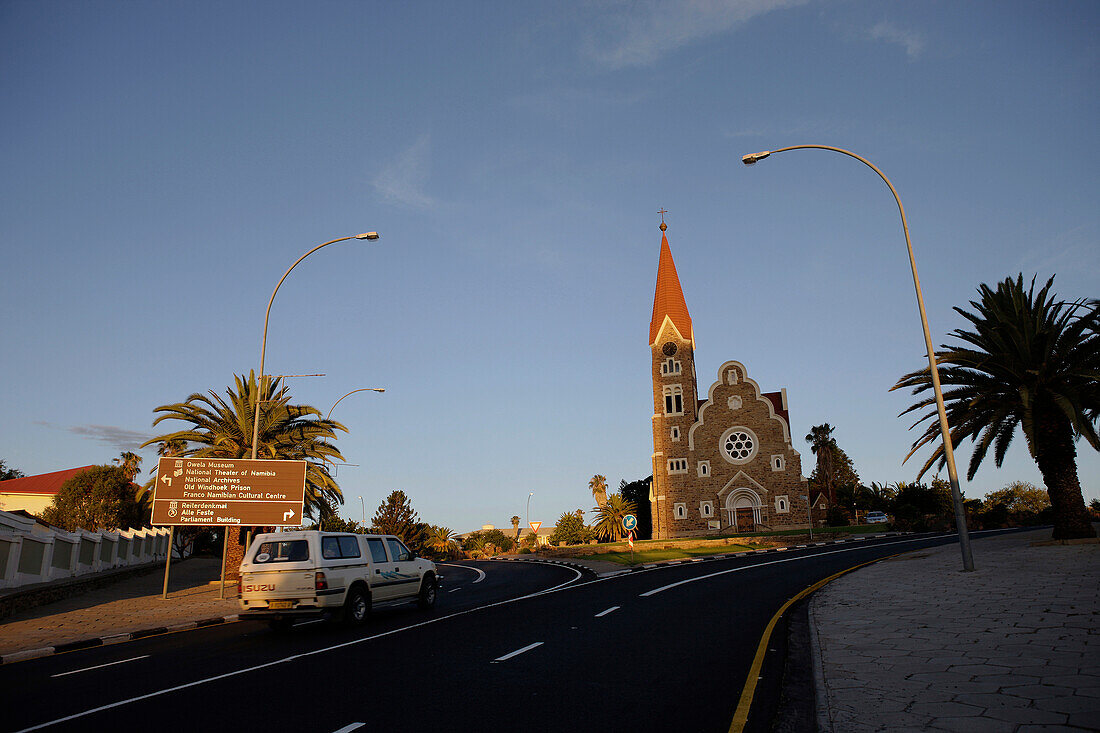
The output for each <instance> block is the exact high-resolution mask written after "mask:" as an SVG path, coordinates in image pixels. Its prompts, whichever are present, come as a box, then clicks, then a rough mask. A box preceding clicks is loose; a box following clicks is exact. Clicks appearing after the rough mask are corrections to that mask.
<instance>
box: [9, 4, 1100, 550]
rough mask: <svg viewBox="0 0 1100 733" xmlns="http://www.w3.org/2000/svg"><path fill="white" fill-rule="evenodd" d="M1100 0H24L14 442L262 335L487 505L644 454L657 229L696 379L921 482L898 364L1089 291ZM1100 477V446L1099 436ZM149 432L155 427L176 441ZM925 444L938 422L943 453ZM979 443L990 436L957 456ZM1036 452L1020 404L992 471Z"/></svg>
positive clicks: (918, 360)
mask: <svg viewBox="0 0 1100 733" xmlns="http://www.w3.org/2000/svg"><path fill="white" fill-rule="evenodd" d="M1098 19H1100V7H1098V6H1097V5H1096V4H1095V3H1093V2H1063V3H1057V4H1053V5H1051V4H1049V3H1039V2H1032V3H1021V2H969V3H955V2H946V1H945V2H936V1H927V2H909V3H882V2H864V1H861V0H852V1H850V2H840V1H838V2H780V1H777V0H754V1H746V2H716V1H715V2H707V1H705V0H700V1H698V2H683V3H671V2H636V3H628V2H601V3H594V2H573V3H570V2H563V3H539V4H536V3H515V2H478V3H455V2H435V3H425V2H407V3H388V2H319V3H282V2H262V3H261V2H255V3H252V2H249V3H244V2H194V1H192V2H186V3H185V2H157V3H138V2H2V3H0V106H2V108H3V109H4V114H3V115H0V155H2V164H0V243H2V247H3V254H4V264H5V266H4V272H5V273H6V275H7V277H5V278H4V287H3V288H2V290H0V312H2V313H3V320H2V323H3V328H2V333H3V344H4V358H3V359H2V362H0V384H3V385H4V386H3V389H2V390H0V410H2V414H3V415H4V418H5V419H4V420H3V421H2V423H0V458H2V459H3V460H4V461H5V462H6V463H7V464H8V465H10V466H14V467H17V468H20V469H22V470H23V471H24V472H26V473H27V474H34V473H43V472H48V471H55V470H61V469H64V468H69V467H73V466H79V465H85V464H89V463H104V462H107V461H109V460H110V459H111V458H113V457H115V456H117V455H118V453H119V451H121V450H125V449H132V448H133V447H134V446H135V445H136V444H137V443H140V442H141V441H142V440H144V439H145V438H146V437H148V436H151V435H152V434H153V428H152V425H151V423H152V420H153V418H154V414H153V409H154V408H155V407H156V406H158V405H161V404H165V403H171V402H177V401H182V400H183V399H184V398H186V397H187V395H188V394H190V393H192V392H196V391H205V390H209V389H214V390H217V391H219V392H222V391H224V390H225V388H226V387H227V385H229V384H230V383H232V381H233V375H234V374H235V373H243V372H247V371H248V370H249V369H257V368H258V366H259V350H260V339H261V333H262V328H263V315H264V309H265V308H266V306H267V301H268V298H269V297H270V295H271V291H272V289H273V288H274V287H275V283H276V282H277V281H278V279H279V278H280V277H281V276H282V274H283V272H284V271H285V270H286V268H287V267H289V266H290V264H291V263H293V262H294V260H295V259H297V258H298V257H299V256H300V255H301V254H303V253H304V252H306V251H307V250H309V249H310V248H312V247H314V246H315V245H317V244H320V243H321V242H324V241H326V240H329V239H333V238H335V237H340V236H346V235H351V234H356V233H359V232H362V231H368V230H377V231H379V232H381V233H382V238H381V239H380V240H379V241H377V242H373V243H365V242H363V243H361V242H344V243H340V244H336V245H332V246H331V247H327V248H325V249H323V250H321V251H319V252H317V253H315V254H314V255H312V256H310V257H309V258H308V259H307V260H305V261H304V262H303V263H302V264H301V265H299V266H298V267H297V268H296V269H295V271H294V272H293V273H292V274H291V276H290V277H289V278H288V279H287V281H286V283H284V285H283V286H282V288H281V290H280V291H279V295H278V297H277V298H276V301H275V304H274V307H273V309H272V315H271V327H270V334H269V338H268V346H267V366H268V371H269V372H270V373H274V374H304V373H324V374H325V375H326V376H324V377H315V378H301V379H295V380H293V381H292V389H293V393H294V395H295V398H296V400H298V401H300V402H304V403H307V404H312V405H315V406H317V407H318V408H320V409H321V410H322V411H325V412H327V410H328V409H329V408H330V407H331V406H332V405H333V403H334V402H335V401H336V400H337V399H338V398H339V397H340V396H341V395H343V394H345V393H346V392H348V391H350V390H353V389H358V388H360V387H374V386H382V387H385V388H386V390H387V391H386V393H385V394H384V395H378V394H374V393H361V394H356V395H353V396H351V397H349V398H348V399H346V400H344V401H343V402H342V403H341V404H340V406H339V407H338V408H337V410H336V412H335V413H334V414H333V417H334V418H336V419H339V420H341V421H342V422H344V423H345V424H346V425H347V426H348V427H349V429H350V431H351V432H350V434H348V435H347V436H344V437H342V438H341V439H340V441H339V447H340V448H341V450H342V451H343V453H344V455H345V457H346V459H347V462H348V463H349V464H357V465H352V466H346V467H344V468H341V469H340V471H339V476H338V480H339V482H340V484H341V486H342V488H343V490H344V493H345V496H346V497H347V500H348V503H347V505H346V507H345V514H347V515H348V516H351V517H356V518H357V517H358V516H359V513H360V507H359V499H358V497H359V496H363V497H364V500H363V501H364V503H365V505H366V513H367V515H368V517H369V516H370V515H371V514H372V513H373V510H374V508H375V507H376V506H377V505H378V504H379V503H380V502H381V501H382V499H383V498H384V497H385V496H386V495H387V494H388V493H389V492H390V491H391V490H393V489H402V490H404V491H405V492H406V493H407V494H408V495H409V496H410V497H411V498H412V501H413V505H414V508H415V509H417V510H418V512H419V513H420V516H421V517H422V519H423V520H424V521H428V522H432V523H435V524H444V525H447V526H449V527H451V528H452V529H454V530H456V531H468V530H470V529H475V528H477V527H478V526H480V525H481V524H483V523H493V524H496V525H497V526H502V525H503V526H507V525H508V520H509V517H511V516H512V515H513V514H519V515H520V516H521V517H524V515H525V507H526V503H527V499H528V494H529V492H532V491H533V492H534V496H533V497H532V499H531V516H530V518H531V519H532V520H542V521H544V522H545V523H547V524H550V523H553V522H555V521H556V519H557V517H558V516H559V515H560V514H561V513H562V512H563V511H572V510H574V509H577V508H585V509H587V508H590V507H591V506H592V504H593V501H592V498H591V494H590V492H589V491H588V488H587V483H588V480H589V479H590V478H591V476H592V475H593V474H595V473H601V474H604V475H606V476H607V477H608V479H609V482H610V483H611V485H612V486H617V485H618V483H619V481H620V480H621V479H626V480H628V481H629V480H634V479H638V478H642V477H645V476H647V475H648V474H649V472H650V468H649V466H650V455H651V453H652V437H651V432H650V414H651V410H652V397H651V384H650V377H649V373H650V372H649V368H650V367H649V358H650V357H649V350H648V346H647V344H646V339H647V335H648V328H649V318H650V312H651V309H652V298H653V285H654V280H655V277H656V268H657V256H658V248H659V242H660V232H659V231H658V229H657V225H658V224H659V223H660V218H659V216H658V215H657V210H658V209H660V208H662V207H663V208H665V209H667V210H668V212H669V213H668V214H667V215H666V217H667V221H668V224H669V230H668V237H669V241H670V244H671V246H672V251H673V254H674V256H675V258H676V263H677V267H678V269H679V273H680V277H681V279H682V281H683V285H684V290H685V295H686V298H687V302H688V307H689V308H690V310H691V314H692V317H693V319H694V323H695V334H696V339H697V351H696V358H697V365H698V374H699V380H700V383H701V388H700V390H701V392H703V394H704V395H705V389H706V386H707V385H709V384H710V382H711V381H713V379H714V377H715V373H716V371H717V369H718V367H719V365H720V364H722V363H723V362H724V361H726V360H728V359H736V360H738V361H741V362H742V363H744V364H745V365H746V367H747V369H748V372H749V375H750V376H751V377H753V378H754V379H755V380H756V381H757V382H758V383H759V384H760V385H761V387H762V388H763V389H765V390H777V389H780V388H782V387H786V388H787V391H788V397H789V400H790V414H791V417H792V422H793V425H792V434H793V435H794V436H795V438H796V440H795V447H796V449H798V450H800V451H802V453H803V471H804V473H805V474H807V475H808V474H809V472H810V471H811V470H812V467H813V460H814V459H813V456H812V454H810V452H809V450H808V448H807V447H806V444H805V442H804V441H802V440H801V439H800V436H803V435H805V434H806V433H807V432H808V431H809V428H810V427H811V426H812V425H814V424H817V423H821V422H824V421H828V422H830V423H831V424H833V425H835V426H836V433H835V436H836V438H837V440H838V442H839V444H840V445H841V447H843V448H844V449H845V450H846V451H847V452H848V454H849V455H850V456H851V457H852V458H853V460H854V461H855V464H856V468H857V470H858V471H859V473H860V475H861V476H862V478H863V479H864V481H865V482H870V481H878V482H894V481H900V480H911V479H912V478H913V476H914V474H915V471H916V469H917V467H918V466H919V465H920V461H916V460H915V459H914V460H911V461H910V462H909V463H907V464H905V465H902V463H901V461H902V458H903V457H904V456H905V454H906V453H907V452H908V447H909V445H910V443H911V442H912V440H913V439H914V438H915V437H916V434H915V432H911V431H908V430H907V428H908V425H909V423H910V422H911V421H909V420H906V419H899V418H898V417H897V415H898V413H900V412H901V411H902V410H903V409H905V407H906V406H907V405H908V404H909V398H908V396H907V395H905V394H902V393H897V392H895V393H890V392H888V390H889V388H890V387H891V386H892V385H893V384H894V382H895V381H896V379H897V378H898V377H899V376H900V375H901V374H903V373H905V372H908V371H911V370H913V369H917V368H919V367H920V366H921V364H922V358H923V348H924V347H923V341H922V338H921V333H920V324H919V320H918V315H917V310H916V305H915V299H914V296H913V288H912V281H911V277H910V274H909V269H908V262H907V259H906V255H905V247H904V239H903V237H902V232H901V227H900V221H899V219H898V215H897V209H896V207H895V205H894V203H893V200H892V198H891V197H890V193H889V190H888V189H887V188H886V187H885V186H884V185H883V184H882V182H881V181H880V180H879V179H878V177H877V176H875V175H874V173H873V172H872V171H870V170H869V169H867V168H865V167H864V166H862V165H860V164H859V163H858V162H857V161H854V160H851V159H849V158H846V157H844V156H841V155H837V154H834V153H829V152H824V151H794V152H789V153H784V154H782V155H778V156H774V157H773V158H771V159H768V160H766V161H763V162H761V163H759V164H758V165H756V166H753V167H752V168H747V167H745V166H743V165H741V163H740V157H741V155H743V154H745V153H749V152H756V151H758V150H764V149H775V148H778V147H783V146H787V145H796V144H807V143H811V144H824V145H833V146H838V147H842V148H847V149H850V150H853V151H855V152H857V153H860V154H861V155H863V156H865V157H867V158H869V159H870V160H872V161H873V162H874V163H875V164H877V165H878V166H879V167H880V168H881V169H882V170H883V171H884V172H885V173H886V175H888V176H889V177H890V178H891V180H892V181H893V182H894V184H895V186H896V187H897V189H898V191H899V194H900V196H901V199H902V202H903V203H904V205H905V207H906V212H907V215H908V218H909V223H910V231H911V234H912V239H913V245H914V249H915V251H916V257H917V264H918V267H919V268H920V275H921V281H922V285H923V287H924V294H925V299H926V303H927V306H928V317H929V320H930V323H931V327H932V332H933V339H934V341H935V342H936V343H937V344H940V343H943V342H944V341H945V340H946V339H947V335H948V333H949V332H950V331H951V330H952V329H955V328H958V327H961V326H962V325H963V321H962V319H961V318H960V317H959V316H957V315H956V314H954V313H953V312H952V310H951V307H952V306H953V305H962V304H965V303H966V301H968V300H969V299H971V298H972V297H974V294H975V292H976V288H977V286H978V285H979V284H980V283H982V282H989V283H993V282H996V281H998V280H1001V279H1003V278H1005V277H1007V276H1011V275H1015V274H1016V273H1019V272H1023V273H1024V274H1025V276H1027V277H1030V276H1032V275H1034V274H1037V275H1038V276H1039V278H1040V280H1044V279H1045V278H1046V277H1049V276H1050V275H1052V274H1054V275H1057V279H1056V280H1055V289H1056V291H1057V292H1058V293H1059V294H1060V295H1061V296H1062V297H1064V298H1070V299H1073V298H1080V297H1096V296H1097V295H1098V293H1097V292H1096V284H1097V283H1098V282H1100V247H1098V246H1097V242H1098V233H1100V226H1098V224H1100V209H1098V207H1097V205H1096V202H1097V201H1098V200H1100V190H1098V189H1100V186H1098V184H1097V176H1096V171H1097V170H1098V169H1100V159H1098V158H1100V155H1098V153H1100V148H1098V146H1097V135H1096V120H1097V119H1100V109H1098V107H1100V105H1098V95H1097V84H1096V82H1097V79H1098V78H1100V75H1098V73H1097V72H1098V67H1100V45H1098V42H1097V40H1096V39H1097V38H1100V33H1098V30H1100V29H1098V25H1100V23H1098ZM1078 450H1079V452H1080V459H1079V472H1080V477H1081V482H1082V485H1083V487H1084V491H1085V496H1086V500H1087V499H1090V498H1095V497H1098V496H1100V459H1098V456H1097V453H1096V452H1095V451H1094V450H1092V449H1091V448H1090V447H1088V446H1087V445H1086V444H1079V448H1078ZM144 455H145V456H146V468H152V467H153V465H154V463H155V461H154V458H155V453H153V452H152V451H148V450H147V451H145V452H144ZM921 455H923V454H921ZM969 455H970V444H969V443H966V444H964V445H963V446H961V447H960V449H959V462H960V465H961V467H962V470H963V471H965V465H966V462H967V461H968V460H969ZM1017 479H1022V480H1028V481H1032V482H1034V483H1036V484H1041V479H1040V477H1039V474H1038V471H1037V469H1036V468H1035V466H1034V464H1033V463H1032V462H1031V461H1030V459H1029V457H1028V455H1027V450H1026V446H1025V444H1024V441H1023V438H1022V437H1018V438H1017V440H1016V442H1015V443H1014V445H1013V447H1012V449H1011V451H1010V455H1009V458H1008V459H1007V460H1006V462H1005V465H1004V467H1003V468H1001V469H999V470H998V469H996V468H995V466H994V465H993V463H992V460H989V461H988V462H987V464H986V465H984V466H983V467H982V468H981V470H980V471H979V472H978V474H977V476H976V477H975V479H974V481H973V482H965V481H964V487H963V488H964V491H965V492H966V494H967V495H968V496H970V497H974V496H978V497H980V496H982V495H984V494H985V493H987V492H988V491H991V490H994V489H998V488H1001V487H1003V486H1004V485H1005V484H1007V483H1008V482H1010V481H1013V480H1017Z"/></svg>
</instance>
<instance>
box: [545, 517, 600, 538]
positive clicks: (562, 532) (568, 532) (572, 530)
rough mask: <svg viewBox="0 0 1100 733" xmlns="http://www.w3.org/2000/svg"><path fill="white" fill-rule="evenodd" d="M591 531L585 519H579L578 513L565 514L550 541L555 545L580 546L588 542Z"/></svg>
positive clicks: (560, 518)
mask: <svg viewBox="0 0 1100 733" xmlns="http://www.w3.org/2000/svg"><path fill="white" fill-rule="evenodd" d="M590 534H591V530H589V529H588V527H586V526H585V525H584V519H583V518H582V517H578V516H577V514H576V512H564V513H563V514H562V515H561V516H560V517H559V518H558V526H556V527H554V532H553V533H552V534H551V535H550V541H551V542H553V543H554V544H566V545H580V544H583V543H585V542H588V538H589V536H590Z"/></svg>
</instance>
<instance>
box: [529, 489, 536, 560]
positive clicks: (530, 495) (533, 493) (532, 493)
mask: <svg viewBox="0 0 1100 733" xmlns="http://www.w3.org/2000/svg"><path fill="white" fill-rule="evenodd" d="M534 495H535V492H534V491H532V492H531V493H530V494H528V495H527V526H528V527H530V526H531V497H532V496H534ZM535 535H536V537H535V546H536V547H538V537H537V535H538V532H535Z"/></svg>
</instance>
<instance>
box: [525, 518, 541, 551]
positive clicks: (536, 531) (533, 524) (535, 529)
mask: <svg viewBox="0 0 1100 733" xmlns="http://www.w3.org/2000/svg"><path fill="white" fill-rule="evenodd" d="M527 524H528V526H530V527H531V533H532V534H533V535H535V552H538V550H539V528H540V527H542V522H528V523H527Z"/></svg>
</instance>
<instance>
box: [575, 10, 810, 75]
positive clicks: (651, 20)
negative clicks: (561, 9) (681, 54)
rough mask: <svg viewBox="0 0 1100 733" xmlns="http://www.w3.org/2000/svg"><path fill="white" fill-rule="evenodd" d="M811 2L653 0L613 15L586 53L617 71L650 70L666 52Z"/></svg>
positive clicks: (591, 37)
mask: <svg viewBox="0 0 1100 733" xmlns="http://www.w3.org/2000/svg"><path fill="white" fill-rule="evenodd" d="M807 2H809V0H689V1H688V2H683V1H682V0H679V1H678V0H649V1H648V2H644V3H643V2H639V3H631V4H629V5H627V6H626V7H625V8H624V9H623V10H622V11H621V12H619V13H617V14H615V15H613V16H610V17H608V18H607V19H606V21H605V22H604V23H603V26H604V27H603V28H599V29H597V30H595V31H593V32H592V33H591V34H590V35H589V37H588V38H587V40H586V44H585V52H586V53H587V55H588V56H590V57H592V58H593V59H595V60H596V61H597V62H598V63H599V64H601V65H603V66H606V67H608V68H611V69H621V68H625V67H630V66H648V65H650V64H652V63H654V62H655V61H657V59H659V58H660V57H662V56H664V55H665V54H668V53H671V52H672V51H675V50H676V49H679V48H682V47H684V46H687V45H690V44H692V43H695V42H697V41H700V40H703V39H706V38H710V37H712V36H717V35H721V34H723V33H727V32H729V31H731V30H733V29H734V28H736V27H738V26H740V25H743V24H744V23H746V22H748V21H749V20H752V19H753V18H756V17H759V16H761V15H766V14H768V13H771V12H772V11H775V10H782V9H784V8H790V7H795V6H798V5H805V4H806V3H807Z"/></svg>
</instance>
